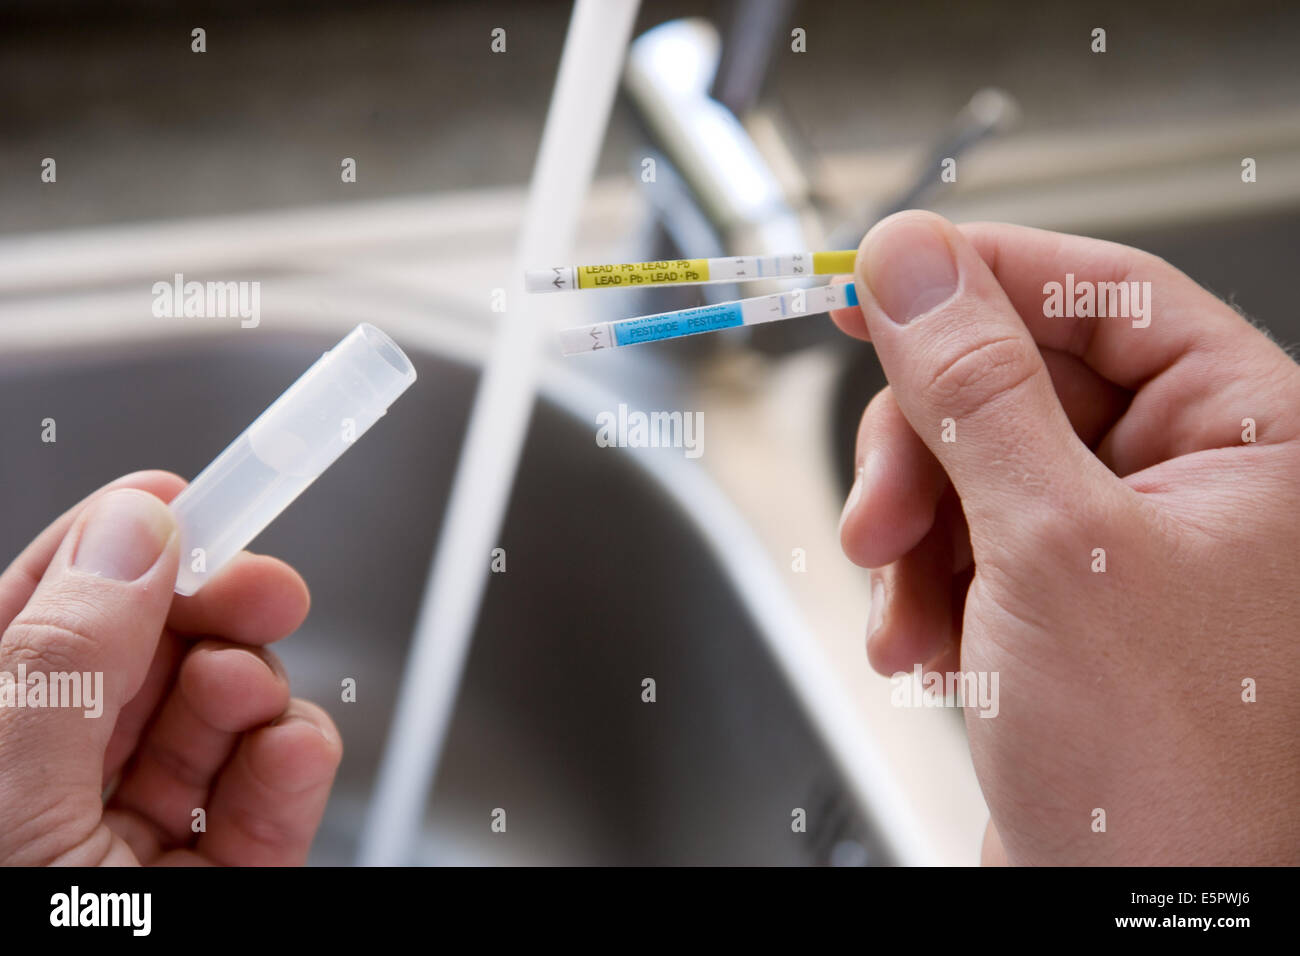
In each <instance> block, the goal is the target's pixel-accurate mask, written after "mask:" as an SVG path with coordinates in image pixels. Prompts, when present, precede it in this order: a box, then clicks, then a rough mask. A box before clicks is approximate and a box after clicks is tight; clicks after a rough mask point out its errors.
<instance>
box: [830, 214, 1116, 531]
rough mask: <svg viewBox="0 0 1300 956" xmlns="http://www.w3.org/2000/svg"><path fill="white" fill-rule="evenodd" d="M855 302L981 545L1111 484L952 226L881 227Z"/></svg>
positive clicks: (987, 275)
mask: <svg viewBox="0 0 1300 956" xmlns="http://www.w3.org/2000/svg"><path fill="white" fill-rule="evenodd" d="M855 271H856V280H857V282H856V286H857V292H858V300H859V302H860V303H861V306H862V312H863V315H864V316H865V317H866V322H867V328H868V330H869V331H870V334H871V341H872V343H873V344H874V345H875V347H876V352H877V354H878V355H879V357H880V362H881V364H882V365H883V366H884V369H885V375H886V376H887V377H888V379H889V384H890V386H891V387H892V389H893V392H894V395H895V397H896V399H897V401H898V405H899V407H900V408H901V409H902V412H903V414H904V415H905V416H906V418H907V420H908V422H909V424H911V426H912V429H913V430H914V431H915V432H916V433H917V434H918V435H919V436H920V437H921V439H922V440H923V441H924V442H925V443H926V445H927V446H928V447H929V448H930V450H931V451H932V452H933V453H934V455H935V457H936V458H937V459H938V460H939V463H940V464H941V465H942V466H943V468H944V470H945V471H946V472H947V474H948V477H949V478H950V480H951V481H952V483H953V486H954V487H955V488H956V490H957V493H958V495H959V496H960V498H961V500H962V508H963V510H964V511H965V512H966V517H967V520H968V521H969V523H970V527H971V532H972V535H975V536H984V535H986V534H987V533H990V532H992V533H998V532H999V531H1005V530H1006V529H1007V525H1008V523H1009V522H1010V521H1013V520H1014V521H1017V524H1018V523H1019V520H1020V519H1022V518H1024V517H1025V512H1026V511H1027V510H1031V509H1040V514H1039V515H1038V517H1040V518H1042V519H1043V520H1047V521H1051V520H1053V515H1059V514H1060V513H1061V510H1062V509H1065V510H1066V513H1069V512H1070V511H1071V509H1075V508H1077V507H1079V505H1080V503H1081V500H1080V499H1081V498H1082V497H1084V493H1085V492H1086V491H1088V490H1089V488H1090V487H1092V486H1097V487H1100V486H1098V485H1097V484H1096V483H1097V481H1099V480H1102V479H1103V476H1104V479H1105V480H1107V481H1109V480H1112V479H1113V477H1114V476H1113V475H1111V473H1110V472H1109V471H1108V470H1107V469H1106V467H1105V465H1103V464H1102V463H1101V462H1100V461H1099V460H1098V459H1097V458H1096V457H1095V456H1094V455H1093V454H1092V453H1091V452H1090V451H1089V450H1088V448H1087V447H1086V446H1085V445H1084V444H1083V443H1082V442H1081V441H1080V440H1079V439H1078V437H1077V436H1076V435H1075V433H1074V428H1073V427H1072V426H1071V424H1070V421H1069V418H1068V417H1067V415H1066V413H1065V410H1064V409H1063V408H1062V407H1061V403H1060V401H1059V400H1058V398H1057V396H1056V391H1055V389H1054V388H1053V386H1052V380H1051V376H1050V375H1049V374H1048V371H1047V367H1046V366H1045V365H1044V364H1043V358H1042V355H1041V354H1040V353H1039V351H1038V346H1037V344H1036V343H1035V342H1034V340H1033V337H1032V336H1031V335H1030V333H1029V330H1028V328H1026V326H1025V323H1024V322H1023V321H1022V320H1021V318H1020V316H1019V315H1018V314H1017V313H1016V310H1015V309H1014V307H1012V305H1011V303H1010V302H1009V301H1008V300H1007V296H1006V293H1005V292H1003V290H1002V287H1001V286H1000V285H999V284H998V282H997V279H996V278H994V276H993V273H992V272H990V271H989V268H988V266H987V265H986V264H985V263H984V260H983V259H982V258H981V257H980V254H979V252H978V251H977V250H976V249H975V247H974V246H972V245H971V244H970V242H969V241H968V240H967V239H966V237H965V236H963V235H962V234H961V232H959V231H958V230H957V229H956V228H955V227H954V226H953V225H952V224H951V223H949V222H948V221H947V220H946V219H944V218H942V217H941V216H937V215H934V214H933V213H928V212H904V213H898V214H897V215H894V216H890V217H889V218H887V219H884V220H882V221H881V222H879V223H877V225H876V226H875V227H874V228H873V229H872V230H871V231H870V232H869V233H867V236H866V238H864V239H863V240H862V245H861V247H860V248H859V250H858V256H857V263H856V270H855Z"/></svg>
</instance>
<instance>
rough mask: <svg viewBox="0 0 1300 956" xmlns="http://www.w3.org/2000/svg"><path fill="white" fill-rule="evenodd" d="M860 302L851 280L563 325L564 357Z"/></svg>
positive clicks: (822, 310) (561, 345)
mask: <svg viewBox="0 0 1300 956" xmlns="http://www.w3.org/2000/svg"><path fill="white" fill-rule="evenodd" d="M857 304H858V294H857V290H856V289H854V287H853V283H852V282H846V283H843V284H840V285H824V286H818V287H817V288H815V289H791V290H790V291H789V292H774V293H772V294H771V295H759V296H754V297H753V298H752V299H738V300H736V301H734V302H719V303H718V304H717V305H702V306H697V307H695V308H692V309H678V310H677V311H676V312H661V313H660V314H658V315H644V316H640V317H639V318H635V319H620V320H618V321H614V322H597V323H596V324H595V325H583V326H579V327H578V328H574V329H565V330H564V331H562V332H561V333H560V348H561V350H562V351H563V352H564V354H565V355H577V354H578V353H580V352H596V351H599V350H600V349H615V348H622V347H623V346H625V345H640V344H641V343H642V342H657V341H660V340H661V339H676V338H681V337H682V336H684V335H698V334H699V333H701V332H716V331H718V330H719V329H731V328H735V327H736V326H738V325H761V324H762V323H764V322H780V321H781V320H782V319H794V318H799V317H801V316H805V315H816V314H818V313H819V312H829V311H830V310H831V309H843V308H845V307H847V306H854V305H857Z"/></svg>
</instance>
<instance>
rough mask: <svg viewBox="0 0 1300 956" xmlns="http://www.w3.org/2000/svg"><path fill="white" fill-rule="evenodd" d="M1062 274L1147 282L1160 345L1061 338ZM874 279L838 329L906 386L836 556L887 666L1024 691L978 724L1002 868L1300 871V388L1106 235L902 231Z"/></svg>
mask: <svg viewBox="0 0 1300 956" xmlns="http://www.w3.org/2000/svg"><path fill="white" fill-rule="evenodd" d="M1067 273H1072V274H1073V275H1074V277H1075V283H1076V285H1077V284H1078V283H1080V282H1083V281H1085V280H1086V281H1089V282H1093V283H1102V282H1131V281H1137V282H1149V283H1150V290H1151V299H1150V301H1149V303H1148V305H1149V308H1150V312H1149V313H1148V318H1149V320H1150V321H1149V325H1147V326H1146V327H1135V325H1134V322H1133V321H1130V319H1128V318H1061V317H1052V318H1049V317H1046V316H1045V315H1044V311H1045V310H1044V300H1045V298H1046V296H1045V289H1044V286H1045V284H1047V283H1050V282H1057V283H1064V282H1065V281H1066V274H1067ZM856 285H857V291H858V297H859V300H860V302H861V308H860V309H858V308H852V309H842V310H839V311H838V312H837V313H835V314H834V319H835V321H836V323H837V324H838V325H839V326H840V327H841V328H842V329H843V330H844V331H845V332H847V333H849V334H850V335H853V336H856V337H858V338H869V339H870V340H871V341H872V342H873V343H874V344H875V348H876V351H877V353H878V355H879V358H880V362H881V364H882V365H883V366H884V369H885V373H886V376H887V377H888V379H889V382H890V386H889V387H888V388H886V389H884V390H883V391H882V392H880V393H879V394H878V395H877V396H876V397H875V398H874V399H873V400H872V402H871V403H870V404H869V405H868V407H867V410H866V412H865V413H864V415H863V418H862V424H861V426H860V429H859V433H858V451H857V460H858V462H859V471H858V476H857V480H856V482H855V484H854V488H853V491H852V492H851V493H850V496H849V501H848V503H847V504H846V506H845V510H844V514H843V517H842V519H841V543H842V546H843V548H844V550H845V553H846V554H847V555H848V556H849V557H850V558H851V559H852V560H853V561H854V562H855V563H857V564H860V565H862V566H864V567H869V568H873V569H877V570H875V571H873V573H872V592H873V596H872V607H871V621H870V622H869V626H868V630H869V636H868V654H869V656H870V660H871V662H872V664H873V666H874V667H875V668H876V669H877V670H879V671H881V672H882V673H886V674H892V673H894V672H896V671H904V670H905V671H910V670H911V669H912V668H913V666H914V665H915V664H917V663H920V664H922V665H923V666H925V668H926V670H927V671H938V672H940V673H944V672H952V671H956V670H959V669H960V670H962V671H966V672H971V671H974V672H988V673H993V672H996V673H997V674H998V675H999V683H998V689H999V698H1000V699H999V705H998V712H997V716H996V717H993V718H991V719H986V718H982V717H980V716H979V714H978V711H976V710H974V709H972V708H967V710H966V726H967V730H968V734H969V738H970V746H971V754H972V758H973V760H974V764H975V770H976V773H977V775H978V777H979V780H980V784H981V787H982V788H983V791H984V795H985V798H986V799H987V801H988V805H989V809H990V813H991V817H992V821H991V824H992V825H991V827H990V833H989V835H988V837H987V838H986V843H985V857H986V860H996V859H997V858H999V857H1000V856H1001V855H1002V854H1003V853H1004V854H1005V858H1006V860H1008V861H1009V862H1012V863H1033V864H1065V863H1072V864H1079V863H1083V864H1204V863H1213V864H1259V863H1291V864H1295V863H1297V862H1300V810H1298V809H1297V808H1300V748H1297V747H1296V745H1295V739H1296V738H1295V734H1296V727H1297V726H1298V725H1300V702H1298V699H1297V696H1296V695H1295V694H1294V692H1293V689H1294V688H1295V686H1296V685H1297V682H1298V681H1300V644H1298V643H1297V640H1296V638H1297V634H1298V633H1300V586H1298V582H1300V552H1298V550H1297V548H1298V545H1300V509H1298V508H1297V505H1298V504H1300V414H1297V412H1298V410H1300V367H1297V365H1296V364H1295V363H1294V362H1293V361H1292V360H1291V359H1290V358H1289V357H1288V356H1287V354H1286V353H1285V352H1283V351H1282V349H1280V348H1279V347H1277V346H1276V345H1275V344H1273V342H1272V341H1270V340H1269V338H1268V337H1267V336H1265V335H1264V334H1263V333H1261V332H1259V331H1258V330H1256V329H1255V328H1253V327H1252V326H1251V325H1250V324H1249V323H1248V322H1246V321H1245V320H1244V319H1243V318H1242V317H1241V316H1239V315H1238V314H1237V313H1236V312H1234V311H1233V310H1232V309H1231V308H1230V307H1229V306H1227V305H1225V304H1224V303H1223V302H1221V301H1219V300H1218V299H1216V298H1215V297H1214V296H1212V295H1210V294H1209V293H1208V292H1206V291H1205V290H1203V289H1202V288H1200V287H1199V286H1198V285H1196V283H1194V282H1193V281H1192V280H1191V279H1189V278H1188V277H1187V276H1185V275H1183V274H1182V273H1181V272H1179V271H1178V270H1176V269H1174V268H1173V267H1172V266H1170V265H1169V264H1168V263H1166V262H1165V261H1163V260H1161V259H1159V258H1156V257H1155V256H1152V255H1149V254H1147V253H1143V252H1139V251H1137V250H1134V249H1130V248H1126V247H1124V246H1119V245H1115V244H1113V243H1107V242H1101V241H1098V240H1093V239H1086V238H1081V237H1075V236H1065V235H1059V234H1055V233H1049V232H1042V231H1039V230H1033V229H1026V228H1021V227H1016V226H1008V225H1000V224H989V223H979V224H971V225H964V226H961V227H955V226H953V225H952V224H950V223H948V222H947V221H946V220H944V219H942V218H941V217H939V216H935V215H933V214H929V213H917V212H909V213H901V214H899V215H897V216H892V217H890V218H888V219H886V220H884V221H883V222H881V223H880V224H878V225H877V226H876V227H875V228H874V229H872V231H871V232H870V233H869V234H868V235H867V237H866V238H865V239H864V240H863V242H862V246H861V248H860V250H859V252H858V257H857V264H856ZM1139 324H1141V323H1139ZM1246 419H1251V420H1252V421H1253V423H1254V425H1253V428H1254V435H1253V437H1254V438H1255V439H1256V440H1255V441H1253V442H1249V441H1244V440H1243V439H1244V438H1249V437H1252V436H1250V435H1249V432H1248V428H1249V425H1248V423H1246V422H1245V420H1246ZM945 420H949V421H948V422H945ZM946 426H951V427H947V428H946ZM945 430H947V432H948V435H947V437H950V438H952V439H954V440H951V441H945V440H944V437H945ZM1098 549H1104V554H1100V552H1099V551H1098ZM1099 555H1100V556H1101V557H1102V558H1103V559H1104V565H1102V566H1103V567H1104V571H1101V570H1099V569H1098V568H1099V563H1098V558H1099ZM1248 679H1249V680H1250V681H1253V682H1254V686H1255V687H1256V693H1257V695H1258V697H1257V699H1256V700H1255V702H1247V700H1246V698H1247V697H1248V696H1249V695H1248V694H1247V685H1244V684H1243V682H1246V681H1247V680H1248ZM1099 809H1100V810H1102V811H1104V813H1105V817H1104V819H1105V831H1104V832H1099V831H1098V830H1097V829H1095V821H1096V820H1097V819H1098V817H1097V814H1096V812H1095V811H1097V810H1099ZM994 827H995V828H996V829H994ZM999 836H1000V844H1001V845H1000V846H999V839H998V838H999Z"/></svg>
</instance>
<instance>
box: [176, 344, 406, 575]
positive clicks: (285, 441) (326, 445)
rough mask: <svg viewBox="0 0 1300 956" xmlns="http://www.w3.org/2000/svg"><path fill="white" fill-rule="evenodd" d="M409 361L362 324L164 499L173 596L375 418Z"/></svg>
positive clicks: (271, 515) (401, 386)
mask: <svg viewBox="0 0 1300 956" xmlns="http://www.w3.org/2000/svg"><path fill="white" fill-rule="evenodd" d="M414 381H415V367H414V366H413V365H412V364H411V360H410V359H408V358H407V357H406V354H405V353H404V352H403V351H402V350H401V349H400V348H398V346H397V343H396V342H394V341H393V340H392V339H390V338H389V337H388V336H387V335H385V334H384V333H383V332H381V331H379V329H377V328H375V327H374V326H373V325H368V324H366V323H362V324H361V325H358V326H357V327H356V328H355V329H353V330H352V331H351V332H349V333H348V334H347V335H346V336H345V337H344V338H343V340H342V341H341V342H339V343H338V345H336V346H334V348H332V349H330V350H329V351H328V352H326V353H325V354H324V355H322V356H321V357H320V358H319V359H318V360H317V361H316V364H315V365H313V366H312V367H311V368H309V369H308V370H307V371H306V372H304V373H303V374H302V377H301V378H299V379H298V381H296V382H294V383H293V384H292V385H290V386H289V388H288V390H287V391H285V393H284V394H283V395H281V396H280V397H279V398H277V399H276V400H275V401H274V402H272V403H271V406H270V407H269V408H267V409H266V411H264V412H262V414H261V415H259V416H258V418H257V420H256V421H254V422H253V424H251V425H249V426H248V428H247V429H245V430H244V433H243V434H242V435H240V436H239V437H238V438H236V439H235V440H234V441H233V442H231V443H230V446H229V447H228V448H227V449H226V450H225V451H223V452H222V453H221V454H220V455H218V456H217V457H216V458H214V459H213V460H212V463H211V464H210V465H208V467H206V468H204V469H203V471H201V472H200V473H199V476H198V477H197V478H195V479H194V480H193V481H192V482H190V484H189V486H188V487H186V488H185V490H184V491H182V492H181V493H180V494H179V495H177V496H176V498H175V499H174V500H173V501H172V503H171V509H172V513H173V514H174V515H175V516H176V524H177V526H178V528H179V530H180V554H181V565H180V573H179V574H178V575H177V579H176V593H177V594H193V593H195V592H196V591H198V589H199V588H201V587H203V585H204V584H205V583H207V581H208V580H210V579H211V577H212V576H213V575H214V574H216V573H217V572H218V571H219V570H221V568H222V566H223V565H225V564H226V562H227V561H229V560H230V559H231V558H233V557H234V556H235V555H236V554H238V553H239V552H240V551H242V550H243V549H244V546H245V545H247V544H248V543H249V542H250V541H252V540H253V539H254V538H255V537H257V536H258V535H259V534H260V533H261V532H262V529H263V528H265V527H266V526H267V525H269V524H270V523H271V522H272V521H274V520H275V519H276V517H277V516H278V515H279V514H280V512H281V511H283V510H284V509H285V508H287V507H288V506H289V504H290V503H291V502H292V501H293V500H294V499H295V498H297V497H298V496H299V495H300V494H302V493H303V492H304V491H306V490H307V487H308V486H309V485H310V484H311V483H312V482H313V481H315V480H316V479H317V478H319V477H320V476H321V474H322V473H323V472H324V471H325V469H326V468H328V467H329V466H330V465H332V464H334V462H335V461H337V460H338V458H339V456H341V455H342V454H343V453H344V452H345V451H347V450H348V449H349V448H351V447H352V444H353V443H354V442H355V441H356V440H357V439H358V438H360V437H361V436H362V435H363V434H365V432H366V431H367V429H369V428H370V426H371V425H373V424H374V423H375V422H377V421H379V419H380V418H382V417H383V415H384V413H385V412H386V411H387V410H388V407H389V406H390V405H392V404H393V402H395V401H396V400H397V398H398V396H399V395H401V394H402V393H403V392H404V391H406V389H407V388H408V387H409V386H410V384H411V383H412V382H414Z"/></svg>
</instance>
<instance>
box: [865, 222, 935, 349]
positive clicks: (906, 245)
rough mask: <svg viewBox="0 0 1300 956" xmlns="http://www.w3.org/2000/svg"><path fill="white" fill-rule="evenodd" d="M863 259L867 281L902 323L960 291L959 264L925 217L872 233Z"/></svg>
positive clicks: (889, 312) (882, 305)
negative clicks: (958, 287) (958, 286)
mask: <svg viewBox="0 0 1300 956" xmlns="http://www.w3.org/2000/svg"><path fill="white" fill-rule="evenodd" d="M861 258H862V267H863V270H864V271H865V273H866V275H865V276H863V277H862V279H863V281H865V282H866V284H867V286H868V287H869V288H870V289H871V294H872V296H873V297H874V298H875V300H876V302H877V304H879V306H880V308H881V309H883V310H884V312H885V314H886V315H887V316H889V317H890V318H891V319H893V320H894V321H895V322H897V323H898V324H899V325H906V324H907V323H908V322H910V321H912V320H913V319H914V318H916V317H917V316H918V315H923V314H925V313H926V312H929V311H930V310H931V309H933V308H934V307H935V306H936V305H939V304H940V303H942V302H946V301H947V300H948V299H950V298H952V294H953V293H954V292H956V291H957V265H956V263H955V262H954V261H953V258H952V250H951V249H950V248H949V247H948V240H947V239H946V238H945V237H944V235H943V233H942V232H940V231H939V229H938V228H937V226H936V224H935V223H934V222H933V221H932V220H930V219H929V218H927V217H922V216H906V217H904V218H902V219H898V220H895V221H893V222H889V223H887V224H885V225H884V226H883V227H881V228H879V229H875V230H872V232H871V234H870V235H869V236H868V239H867V248H866V249H865V250H864V251H863V255H862V257H861Z"/></svg>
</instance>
